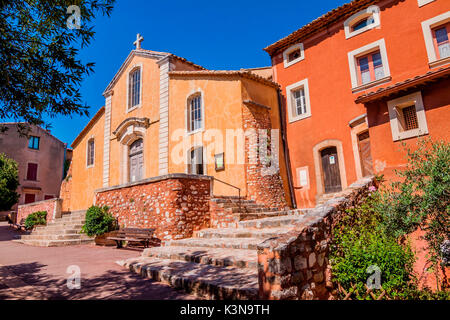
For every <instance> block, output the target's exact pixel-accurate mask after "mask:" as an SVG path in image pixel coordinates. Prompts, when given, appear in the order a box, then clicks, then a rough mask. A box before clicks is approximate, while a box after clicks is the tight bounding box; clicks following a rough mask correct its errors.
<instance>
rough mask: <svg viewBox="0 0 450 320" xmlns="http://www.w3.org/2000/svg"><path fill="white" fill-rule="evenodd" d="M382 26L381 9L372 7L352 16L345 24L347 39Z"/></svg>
mask: <svg viewBox="0 0 450 320" xmlns="http://www.w3.org/2000/svg"><path fill="white" fill-rule="evenodd" d="M379 26H380V8H379V7H378V6H370V7H368V8H367V9H365V10H362V11H359V12H357V13H355V14H354V15H352V16H351V17H350V18H348V19H347V20H345V22H344V32H345V38H346V39H349V38H351V37H354V36H356V35H358V34H361V33H363V32H365V31H368V30H371V29H373V28H376V27H379Z"/></svg>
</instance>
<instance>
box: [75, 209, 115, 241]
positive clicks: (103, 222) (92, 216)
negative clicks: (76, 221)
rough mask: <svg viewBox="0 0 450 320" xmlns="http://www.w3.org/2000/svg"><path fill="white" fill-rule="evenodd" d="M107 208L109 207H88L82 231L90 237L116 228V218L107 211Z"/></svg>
mask: <svg viewBox="0 0 450 320" xmlns="http://www.w3.org/2000/svg"><path fill="white" fill-rule="evenodd" d="M108 210H109V208H108V207H107V206H104V207H97V206H92V207H90V208H89V209H88V211H87V212H86V222H85V224H84V226H83V229H82V232H84V233H86V234H87V235H88V236H90V237H92V236H99V235H102V234H104V233H106V232H109V231H113V230H116V229H117V227H116V220H115V219H114V217H113V216H112V215H111V214H110V213H109V212H108Z"/></svg>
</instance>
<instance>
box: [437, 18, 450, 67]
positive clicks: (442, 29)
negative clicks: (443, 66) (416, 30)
mask: <svg viewBox="0 0 450 320" xmlns="http://www.w3.org/2000/svg"><path fill="white" fill-rule="evenodd" d="M449 33H450V23H447V24H445V25H443V26H439V27H436V28H434V29H433V42H434V47H435V50H436V55H437V58H438V59H444V58H448V57H450V42H449V40H448V39H449Z"/></svg>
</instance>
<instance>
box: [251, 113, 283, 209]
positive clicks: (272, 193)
mask: <svg viewBox="0 0 450 320" xmlns="http://www.w3.org/2000/svg"><path fill="white" fill-rule="evenodd" d="M242 115H243V125H244V130H248V129H255V131H254V133H252V134H248V135H247V136H246V139H245V155H246V156H245V157H246V177H247V198H249V199H253V200H255V201H256V202H257V203H261V204H264V205H265V206H267V207H270V208H278V209H284V208H286V207H287V206H288V204H287V202H286V197H285V194H284V189H283V183H282V181H281V177H280V171H279V170H277V171H276V172H274V173H273V174H270V175H269V174H263V171H264V167H263V166H264V165H265V164H263V163H261V159H260V157H259V130H260V129H264V130H267V136H268V137H270V136H271V128H272V125H271V121H270V114H269V110H268V109H265V108H264V107H257V106H250V105H245V106H244V107H243V114H242ZM247 132H249V131H247ZM255 135H256V136H255ZM280 147H281V146H280ZM269 148H270V143H269ZM279 161H282V159H279Z"/></svg>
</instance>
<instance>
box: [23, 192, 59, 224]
mask: <svg viewBox="0 0 450 320" xmlns="http://www.w3.org/2000/svg"><path fill="white" fill-rule="evenodd" d="M61 204H62V200H61V199H57V198H55V199H50V200H43V201H38V202H33V203H29V204H23V205H20V206H19V207H18V210H17V218H16V222H17V223H20V222H21V221H22V219H23V220H25V219H26V218H27V217H28V215H30V214H31V213H33V212H37V211H47V223H49V222H51V221H53V220H54V219H56V218H60V217H61Z"/></svg>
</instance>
